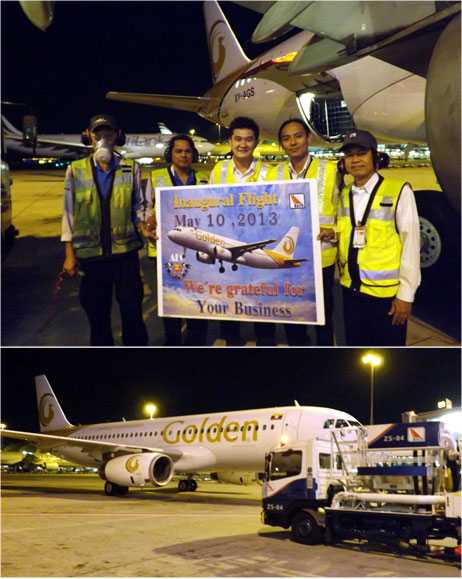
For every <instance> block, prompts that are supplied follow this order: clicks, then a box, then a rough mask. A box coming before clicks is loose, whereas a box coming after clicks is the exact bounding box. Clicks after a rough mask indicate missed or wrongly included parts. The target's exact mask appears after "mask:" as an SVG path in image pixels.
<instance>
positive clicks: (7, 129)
mask: <svg viewBox="0 0 462 579" xmlns="http://www.w3.org/2000/svg"><path fill="white" fill-rule="evenodd" d="M2 125H3V127H4V130H5V133H6V134H8V133H11V134H13V135H18V136H21V137H22V133H21V131H20V130H19V129H17V128H16V127H15V126H14V125H12V124H11V123H10V121H9V120H8V119H7V118H6V117H5V115H2Z"/></svg>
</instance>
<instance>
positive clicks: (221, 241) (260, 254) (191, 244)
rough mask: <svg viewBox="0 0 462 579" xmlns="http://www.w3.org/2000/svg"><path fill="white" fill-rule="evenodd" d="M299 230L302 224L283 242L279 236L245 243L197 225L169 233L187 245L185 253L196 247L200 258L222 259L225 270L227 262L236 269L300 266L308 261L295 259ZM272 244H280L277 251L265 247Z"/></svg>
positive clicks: (175, 229) (184, 245) (221, 267)
mask: <svg viewBox="0 0 462 579" xmlns="http://www.w3.org/2000/svg"><path fill="white" fill-rule="evenodd" d="M299 231H300V229H299V228H298V227H291V228H290V229H289V231H288V232H287V233H286V234H285V235H284V237H283V239H282V241H280V242H279V243H278V241H279V240H278V239H267V240H266V241H257V242H255V243H242V242H241V241H237V240H236V239H230V238H229V237H224V236H223V235H219V234H218V233H210V232H208V231H201V230H200V229H194V228H193V227H175V228H174V229H172V230H171V231H169V232H168V234H167V235H168V238H169V239H170V241H173V242H174V243H177V244H178V245H181V246H182V247H183V248H184V251H183V253H186V250H187V249H194V250H195V251H196V252H197V253H196V257H197V261H200V262H201V263H209V264H211V265H213V264H214V263H215V262H216V261H218V262H219V263H220V270H219V271H220V273H224V271H225V268H224V266H223V262H224V261H227V262H229V263H232V264H233V265H232V267H231V269H232V270H233V271H236V270H237V267H238V264H239V265H247V266H248V267H256V268H259V269H286V268H290V267H300V264H301V263H302V262H303V261H308V260H307V259H305V258H301V259H293V254H294V252H295V246H296V244H297V238H298V233H299ZM270 243H278V245H277V246H276V247H275V248H274V249H273V250H269V249H265V247H266V246H267V245H269V244H270Z"/></svg>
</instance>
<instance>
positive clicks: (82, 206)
mask: <svg viewBox="0 0 462 579" xmlns="http://www.w3.org/2000/svg"><path fill="white" fill-rule="evenodd" d="M71 168H72V176H73V178H74V184H75V198H74V230H73V235H72V247H73V248H74V250H75V254H76V256H77V257H78V258H80V259H89V258H94V257H101V256H102V255H103V254H104V253H106V254H109V255H119V254H123V253H128V252H130V251H134V250H136V249H140V248H141V247H143V241H142V239H141V237H140V234H139V233H138V231H137V229H136V227H135V225H134V224H133V221H132V194H133V170H134V161H133V160H132V159H124V160H123V162H122V163H121V164H119V165H118V166H117V168H116V171H115V176H114V182H113V185H112V192H111V195H110V197H109V198H108V199H107V200H104V199H102V197H101V198H100V195H99V193H98V189H97V187H96V183H95V179H94V176H93V169H92V164H91V157H85V158H84V159H79V160H78V161H73V162H72V163H71ZM106 236H107V239H106ZM103 246H105V247H103Z"/></svg>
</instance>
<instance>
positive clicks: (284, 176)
mask: <svg viewBox="0 0 462 579" xmlns="http://www.w3.org/2000/svg"><path fill="white" fill-rule="evenodd" d="M229 129H230V137H229V145H230V148H231V152H232V158H231V159H227V160H224V161H220V162H218V163H217V164H216V165H215V166H214V168H213V169H212V172H211V174H210V177H208V176H207V175H206V174H205V173H202V172H197V171H195V170H194V169H193V168H192V164H193V163H194V162H196V161H197V160H198V153H197V150H196V149H195V146H194V142H193V141H192V139H191V138H190V137H189V136H187V135H176V136H174V137H173V138H172V139H171V141H170V143H169V146H168V147H167V149H166V151H165V160H166V161H167V163H168V167H167V168H165V169H159V170H154V171H152V173H151V176H150V179H149V180H148V184H147V187H146V191H145V192H144V193H143V192H142V190H141V174H140V168H139V166H138V165H137V164H136V163H134V162H133V161H131V160H128V159H123V158H121V157H120V156H119V155H118V154H117V153H115V151H114V147H115V146H116V145H118V144H121V142H122V141H123V138H124V134H123V132H122V131H121V130H120V129H119V127H118V124H117V122H116V121H115V119H114V118H113V117H112V116H111V115H107V114H99V115H95V116H94V117H92V119H91V120H90V124H89V128H88V129H87V131H86V139H87V141H88V143H89V144H91V145H92V146H93V149H94V153H93V154H92V155H91V156H90V157H86V158H84V159H81V160H78V161H74V162H73V163H71V165H70V166H69V168H68V171H67V173H66V180H65V190H64V215H63V231H62V237H61V240H62V241H63V242H65V246H66V258H65V262H64V267H63V268H64V271H66V272H67V273H69V274H70V275H74V273H75V271H76V267H77V265H79V267H80V269H81V270H82V272H83V274H84V275H83V277H82V282H81V286H80V302H81V304H82V307H83V308H84V310H85V312H86V314H87V317H88V320H89V323H90V341H91V345H94V346H112V345H114V340H113V336H112V329H111V306H112V293H113V289H115V295H116V298H117V300H118V303H119V307H120V313H121V320H122V339H123V343H124V345H126V346H145V345H147V343H148V335H147V331H146V327H145V324H144V322H143V317H142V299H143V285H142V281H141V276H140V268H139V259H138V250H139V249H140V248H141V247H142V246H143V244H144V241H143V237H144V238H146V240H147V242H148V254H149V255H150V257H155V256H156V250H155V240H156V239H157V232H156V225H155V219H154V217H153V215H154V212H153V207H154V189H155V188H156V187H169V186H190V185H201V184H205V183H212V184H218V183H244V182H255V181H265V180H270V181H278V180H288V179H316V182H317V191H318V203H317V206H318V211H319V224H320V231H319V234H318V236H317V239H318V240H320V242H321V256H322V273H323V290H324V304H325V320H326V322H325V325H322V326H321V325H317V326H316V340H317V345H318V346H333V345H334V343H335V338H334V326H333V309H334V297H333V288H334V274H335V264H336V263H338V265H339V271H340V284H341V286H342V295H343V315H344V321H345V335H346V343H347V345H348V346H404V345H405V342H406V328H407V320H408V317H409V315H410V312H411V308H412V302H413V300H414V295H415V292H416V290H417V288H418V286H419V284H420V265H419V260H420V231H419V222H418V215H417V209H416V204H415V199H414V195H413V192H412V190H411V188H410V186H409V184H407V183H405V182H404V181H398V180H392V179H388V178H386V179H385V178H383V177H382V176H381V175H380V174H379V173H378V172H377V170H378V169H379V168H381V167H382V166H383V164H384V160H383V155H381V154H380V153H379V152H378V149H377V141H376V139H375V138H374V136H373V135H372V134H371V133H369V132H367V131H359V130H358V131H356V132H353V133H351V134H349V135H348V136H347V137H346V138H345V140H344V143H343V146H342V147H341V148H340V151H342V152H343V153H344V157H343V159H342V160H341V161H340V162H339V163H338V164H337V163H335V162H333V161H326V160H322V159H317V158H315V157H312V155H311V154H310V151H309V147H310V144H311V139H312V135H311V132H310V129H309V127H308V126H307V124H306V123H305V122H304V121H303V120H301V119H288V120H287V121H285V122H284V123H283V124H282V125H281V127H280V129H279V143H280V145H281V147H282V149H283V150H284V152H285V153H286V155H287V156H288V161H287V162H285V163H280V164H278V165H275V166H273V165H270V164H268V163H264V162H262V161H261V160H257V159H256V158H255V157H254V151H255V149H256V147H257V145H258V139H259V128H258V125H257V124H256V123H255V122H254V121H253V120H252V119H249V118H246V117H237V118H236V119H234V120H233V121H232V123H231V125H230V128H229ZM346 174H350V175H351V176H352V178H353V183H352V184H350V185H345V184H344V182H345V181H344V175H346ZM300 234H301V235H303V232H301V233H300ZM163 321H164V330H165V338H166V339H165V345H167V346H176V345H181V320H179V319H177V318H163ZM186 324H187V338H186V342H185V345H189V346H200V345H205V343H206V333H207V321H206V320H200V319H188V320H186ZM220 328H221V334H222V337H223V338H224V339H225V340H226V343H227V345H229V346H241V345H243V344H244V341H243V339H242V337H241V334H240V322H235V321H223V322H221V324H220ZM254 328H255V335H256V341H257V345H260V346H273V345H276V344H275V333H276V332H275V329H276V326H275V324H274V323H269V322H258V323H257V322H255V324H254ZM284 330H285V334H286V339H287V343H288V344H289V345H291V346H307V345H309V344H310V341H309V337H308V334H307V328H306V325H304V324H284Z"/></svg>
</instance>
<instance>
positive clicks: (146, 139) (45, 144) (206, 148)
mask: <svg viewBox="0 0 462 579" xmlns="http://www.w3.org/2000/svg"><path fill="white" fill-rule="evenodd" d="M2 125H3V136H4V139H5V145H6V147H7V149H10V150H11V151H17V152H20V153H26V154H29V155H30V154H31V153H32V149H31V147H30V146H25V145H24V144H23V134H22V132H21V131H19V130H18V129H17V128H16V127H15V126H14V125H12V123H11V122H10V121H9V120H8V119H7V118H6V117H5V116H4V115H2ZM159 129H160V132H159V133H151V134H139V135H137V134H127V135H126V142H125V145H124V146H123V147H116V150H117V151H118V152H119V153H120V154H121V155H123V156H124V157H125V158H127V159H141V158H143V157H159V156H162V155H163V154H164V151H165V148H166V147H167V145H168V143H169V141H170V139H171V138H172V137H173V136H174V133H172V131H170V129H168V128H167V127H166V126H165V124H164V123H159ZM191 138H192V140H193V141H194V145H195V147H196V149H197V150H198V152H199V155H207V153H211V152H212V151H213V150H214V148H215V146H214V145H213V144H212V143H210V142H209V141H207V140H206V139H204V138H203V137H199V136H196V135H193V136H191ZM35 150H36V153H35V154H36V156H40V157H60V156H68V157H76V158H77V157H85V156H86V155H89V154H90V153H91V151H92V148H91V147H87V146H86V145H82V143H81V140H80V135H39V136H38V137H37V145H36V147H35Z"/></svg>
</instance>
